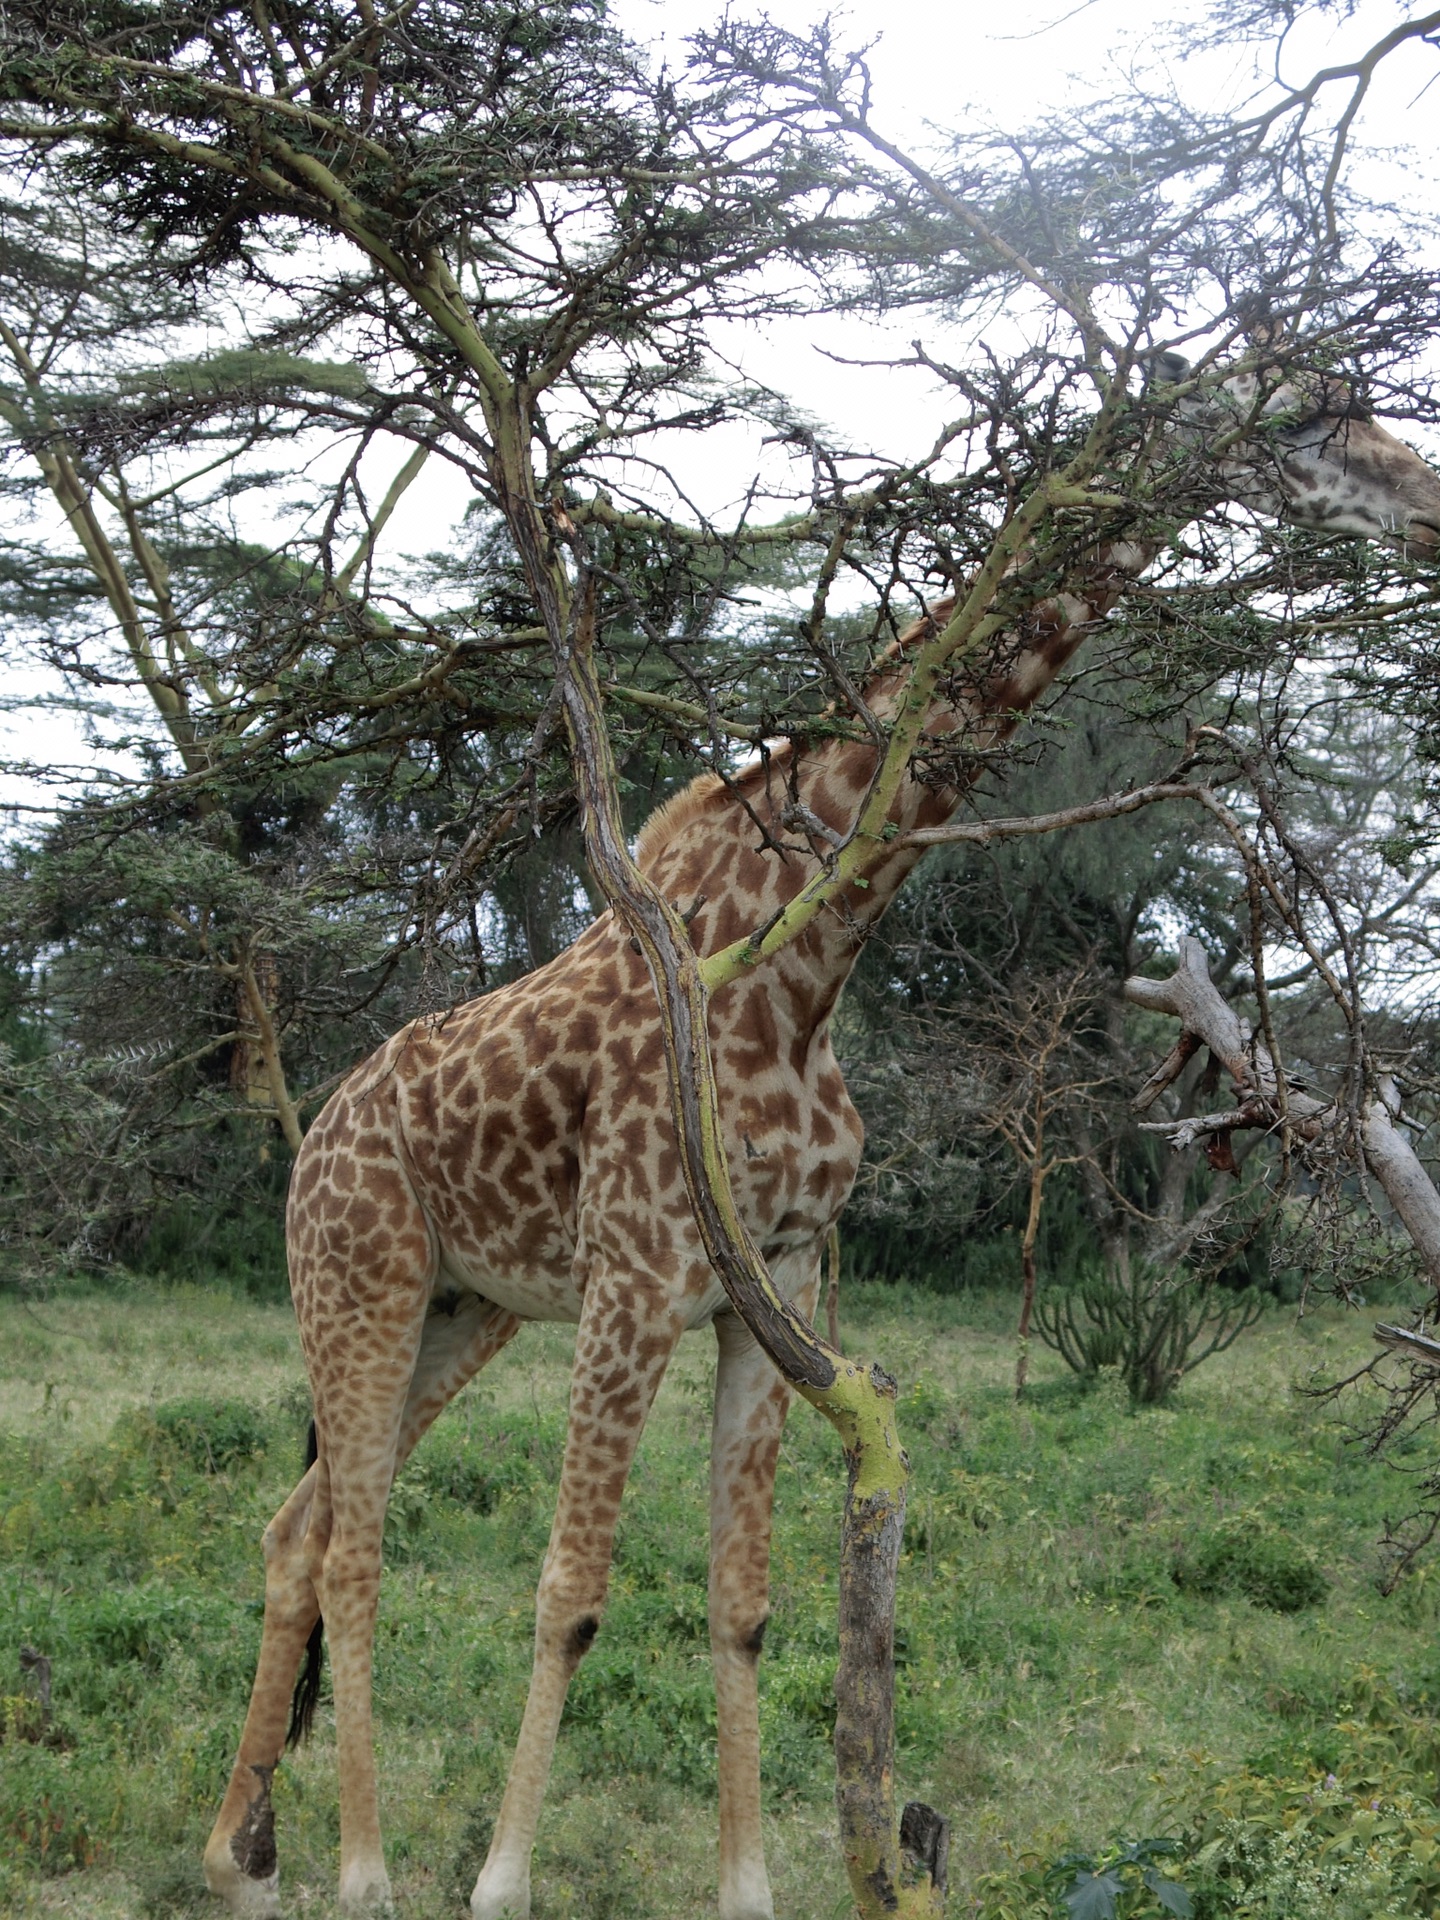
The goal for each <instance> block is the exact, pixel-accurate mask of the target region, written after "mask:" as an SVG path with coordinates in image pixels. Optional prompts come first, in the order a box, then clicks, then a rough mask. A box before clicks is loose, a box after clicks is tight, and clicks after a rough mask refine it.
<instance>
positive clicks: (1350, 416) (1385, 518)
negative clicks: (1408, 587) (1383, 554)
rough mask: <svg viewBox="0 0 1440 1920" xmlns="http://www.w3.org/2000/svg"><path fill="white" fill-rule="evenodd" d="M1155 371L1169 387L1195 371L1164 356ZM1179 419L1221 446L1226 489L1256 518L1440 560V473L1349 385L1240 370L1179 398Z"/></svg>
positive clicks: (1319, 377)
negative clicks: (1246, 428)
mask: <svg viewBox="0 0 1440 1920" xmlns="http://www.w3.org/2000/svg"><path fill="white" fill-rule="evenodd" d="M1157 367H1158V371H1159V372H1160V374H1161V376H1162V378H1164V379H1165V380H1167V381H1172V382H1179V381H1181V380H1184V379H1185V378H1186V376H1187V375H1188V374H1189V371H1190V368H1189V363H1188V362H1187V361H1186V360H1185V359H1184V357H1183V356H1182V355H1180V354H1178V353H1162V354H1160V355H1158V356H1157ZM1178 415H1179V419H1180V421H1181V423H1182V430H1184V431H1188V432H1189V433H1193V435H1194V438H1195V440H1196V442H1197V443H1198V444H1201V445H1206V446H1213V445H1215V444H1216V443H1217V442H1218V443H1219V446H1220V449H1221V451H1220V452H1219V454H1218V456H1217V465H1218V467H1219V471H1220V476H1221V478H1222V480H1223V483H1224V488H1225V491H1226V493H1227V494H1228V495H1229V496H1230V497H1231V498H1232V499H1235V500H1238V501H1240V502H1241V503H1242V504H1243V505H1245V506H1248V507H1251V508H1253V509H1254V510H1255V511H1256V512H1257V513H1263V514H1266V515H1273V516H1274V517H1275V518H1276V519H1279V520H1288V521H1289V522H1290V523H1291V524H1292V525H1294V526H1301V527H1312V528H1314V529H1315V530H1316V531H1317V532H1321V533H1348V534H1359V535H1361V536H1362V537H1364V538H1366V539H1370V540H1380V541H1384V542H1385V543H1386V544H1387V545H1390V546H1397V547H1399V548H1400V549H1401V551H1402V552H1404V553H1407V554H1409V555H1411V556H1412V557H1415V558H1422V557H1423V558H1434V557H1440V474H1437V473H1436V471H1435V469H1434V468H1433V467H1431V466H1430V465H1429V464H1428V462H1426V461H1425V460H1422V459H1421V457H1420V455H1419V454H1418V453H1416V452H1414V450H1413V449H1412V448H1410V447H1407V446H1406V445H1405V443H1404V441H1403V440H1397V439H1396V438H1395V436H1394V435H1393V434H1391V433H1387V432H1386V430H1385V428H1384V427H1382V426H1380V425H1379V424H1378V423H1377V422H1376V421H1375V420H1374V419H1373V418H1372V416H1371V415H1370V413H1369V412H1368V410H1367V409H1366V408H1365V407H1363V406H1361V405H1360V404H1358V403H1357V401H1356V399H1355V396H1354V393H1353V391H1352V389H1351V388H1350V386H1349V385H1348V384H1347V383H1346V382H1345V381H1344V380H1339V379H1335V378H1332V377H1330V376H1328V375H1323V374H1309V373H1305V372H1302V371H1300V370H1298V369H1296V370H1291V371H1287V372H1286V373H1285V374H1284V375H1283V376H1280V377H1277V376H1275V375H1273V374H1269V375H1267V374H1262V373H1254V372H1247V373H1242V374H1236V375H1234V376H1233V377H1231V378H1230V379H1228V380H1225V381H1223V382H1222V383H1221V384H1219V385H1218V386H1216V387H1215V388H1213V389H1211V390H1210V391H1208V392H1203V393H1196V394H1193V395H1191V396H1189V397H1187V398H1186V399H1184V400H1182V401H1181V403H1180V407H1179V409H1178ZM1250 422H1253V425H1252V426H1251V430H1250V431H1249V432H1248V433H1245V434H1244V435H1243V437H1241V438H1234V437H1233V436H1234V435H1235V430H1236V429H1237V428H1241V427H1243V426H1244V425H1245V424H1246V423H1250ZM1227 442H1228V444H1227Z"/></svg>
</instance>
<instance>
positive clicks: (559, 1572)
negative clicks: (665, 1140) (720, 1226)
mask: <svg viewBox="0 0 1440 1920" xmlns="http://www.w3.org/2000/svg"><path fill="white" fill-rule="evenodd" d="M681 1305H682V1306H683V1303H681ZM683 1325H684V1318H683V1311H682V1310H680V1307H677V1301H676V1300H675V1298H674V1297H672V1296H669V1295H667V1291H666V1289H664V1288H663V1286H662V1285H661V1284H660V1283H659V1282H657V1281H656V1280H655V1279H654V1278H653V1277H651V1276H650V1275H639V1274H625V1273H623V1272H622V1273H617V1272H615V1271H614V1269H613V1268H611V1269H610V1270H609V1271H607V1272H606V1273H605V1274H604V1275H595V1276H594V1277H592V1278H591V1280H590V1282H589V1284H588V1286H587V1287H586V1289H585V1307H584V1312H583V1315H582V1317H581V1321H580V1330H579V1333H578V1335H577V1337H576V1341H575V1369H574V1372H573V1374H572V1376H571V1381H570V1425H569V1432H568V1435H567V1437H566V1441H565V1464H564V1467H563V1468H562V1470H561V1475H560V1491H559V1497H558V1498H557V1500H556V1503H555V1520H554V1524H553V1526H552V1527H551V1530H550V1545H549V1548H548V1550H547V1552H546V1555H545V1565H544V1569H543V1571H542V1572H541V1575H540V1585H539V1588H538V1589H537V1591H536V1595H535V1664H534V1668H533V1670H532V1673H531V1679H530V1692H529V1696H528V1697H527V1699H526V1702H525V1714H524V1718H523V1719H522V1721H521V1723H520V1737H519V1739H518V1741H517V1742H516V1745H515V1758H514V1760H513V1761H512V1762H511V1765H510V1777H509V1779H508V1781H507V1782H506V1785H505V1797H504V1799H503V1801H502V1802H501V1805H500V1814H499V1818H498V1819H497V1820H496V1822H495V1835H494V1838H493V1840H492V1841H491V1843H490V1852H489V1855H488V1857H487V1859H486V1861H485V1865H484V1866H483V1867H482V1868H481V1870H480V1876H479V1878H478V1879H477V1880H476V1882H475V1890H474V1892H473V1893H472V1894H471V1896H470V1911H471V1914H472V1915H473V1917H474V1920H529V1914H530V1856H531V1853H532V1851H533V1849H534V1845H535V1831H536V1828H537V1826H538V1825H539V1820H540V1805H541V1802H542V1800H543V1799H544V1795H545V1786H546V1783H547V1781H548V1780H549V1777H550V1763H551V1761H552V1759H553V1758H554V1753H555V1738H556V1735H557V1733H558V1732H559V1729H560V1715H561V1712H562V1711H563V1709H564V1705H565V1695H566V1692H567V1690H568V1688H569V1685H570V1680H571V1676H572V1675H573V1674H574V1672H575V1669H576V1668H577V1667H578V1666H579V1664H580V1662H581V1660H582V1659H583V1658H584V1657H585V1654H586V1652H587V1651H588V1650H589V1648H590V1645H591V1643H592V1642H593V1640H594V1638H595V1635H596V1634H597V1633H598V1631H599V1629H600V1620H601V1616H602V1614H603V1612H604V1608H605V1595H606V1591H607V1588H608V1586H609V1580H610V1550H611V1546H612V1544H613V1542H614V1538H615V1522H616V1520H617V1519H618V1517H619V1513H620V1498H621V1495H622V1494H623V1492H624V1490H625V1481H626V1479H627V1477H628V1475H629V1472H630V1463H631V1461H632V1460H633V1459H634V1457H635V1448H636V1446H637V1445H638V1444H639V1440H640V1434H641V1430H642V1429H643V1427H644V1425H645V1419H646V1415H647V1414H648V1413H649V1411H650V1406H651V1403H652V1402H653V1400H654V1398H655V1390H656V1388H657V1387H658V1386H659V1384H660V1380H661V1377H662V1375H663V1374H664V1372H665V1367H666V1364H667V1363H668V1361H669V1359H670V1355H671V1354H672V1353H673V1352H674V1349H675V1342H676V1341H677V1340H678V1339H679V1337H680V1333H681V1330H682V1327H683Z"/></svg>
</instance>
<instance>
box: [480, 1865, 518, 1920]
mask: <svg viewBox="0 0 1440 1920" xmlns="http://www.w3.org/2000/svg"><path fill="white" fill-rule="evenodd" d="M470 1915H471V1920H530V1876H529V1874H528V1873H527V1874H525V1875H524V1876H523V1877H516V1876H514V1875H511V1874H498V1873H496V1874H492V1873H491V1872H490V1871H489V1868H488V1867H485V1868H482V1869H481V1872H480V1878H479V1879H478V1880H477V1881H476V1882H475V1891H474V1892H473V1893H472V1894H471V1896H470Z"/></svg>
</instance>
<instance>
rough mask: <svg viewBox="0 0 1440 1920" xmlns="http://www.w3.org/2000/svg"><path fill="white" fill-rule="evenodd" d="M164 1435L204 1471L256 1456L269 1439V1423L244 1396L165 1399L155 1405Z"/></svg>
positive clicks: (184, 1457) (218, 1471)
mask: <svg viewBox="0 0 1440 1920" xmlns="http://www.w3.org/2000/svg"><path fill="white" fill-rule="evenodd" d="M154 1420H155V1425H156V1427H157V1429H158V1430H159V1432H160V1433H161V1435H162V1436H163V1437H164V1439H165V1440H166V1441H168V1442H169V1444H170V1445H171V1446H172V1447H173V1448H174V1450H175V1451H176V1452H177V1453H178V1454H180V1455H181V1457H182V1458H183V1459H185V1460H187V1461H188V1462H189V1464H190V1465H191V1466H192V1467H195V1468H197V1469H198V1471H199V1472H201V1473H222V1472H224V1470H225V1468H226V1467H230V1466H233V1465H235V1463H236V1462H237V1461H240V1460H253V1459H255V1458H256V1457H257V1456H258V1455H260V1454H263V1453H264V1452H265V1449H266V1447H267V1446H268V1445H269V1441H270V1430H269V1424H268V1422H267V1421H266V1419H265V1416H264V1415H263V1414H262V1413H261V1411H260V1410H259V1408H258V1407H253V1406H251V1405H250V1404H249V1403H248V1402H247V1401H245V1400H202V1399H198V1398H196V1399H187V1400H166V1401H164V1402H162V1404H161V1405H160V1406H158V1407H156V1408H155V1409H154Z"/></svg>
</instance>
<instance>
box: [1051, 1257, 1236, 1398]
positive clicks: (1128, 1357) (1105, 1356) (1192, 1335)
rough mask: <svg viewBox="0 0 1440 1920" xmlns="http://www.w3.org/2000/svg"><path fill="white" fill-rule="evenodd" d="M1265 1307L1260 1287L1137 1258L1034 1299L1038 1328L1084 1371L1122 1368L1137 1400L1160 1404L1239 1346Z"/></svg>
mask: <svg viewBox="0 0 1440 1920" xmlns="http://www.w3.org/2000/svg"><path fill="white" fill-rule="evenodd" d="M1263 1308H1264V1299H1263V1297H1262V1295H1261V1294H1260V1293H1259V1292H1258V1290H1257V1289H1255V1288H1254V1287H1247V1288H1245V1289H1244V1290H1243V1291H1242V1292H1239V1293H1232V1292H1230V1291H1228V1290H1227V1289H1225V1288H1223V1287H1220V1286H1218V1285H1216V1284H1215V1283H1214V1282H1213V1281H1212V1282H1209V1283H1206V1282H1204V1281H1201V1280H1199V1279H1197V1278H1196V1277H1195V1276H1194V1275H1192V1274H1190V1273H1188V1272H1186V1271H1185V1270H1184V1269H1183V1268H1182V1269H1180V1270H1179V1271H1175V1272H1168V1271H1156V1270H1155V1269H1154V1268H1152V1267H1150V1266H1149V1265H1148V1264H1147V1263H1146V1262H1145V1261H1143V1260H1133V1261H1131V1262H1130V1263H1129V1267H1128V1271H1127V1272H1126V1273H1124V1274H1123V1275H1122V1274H1109V1273H1106V1274H1096V1275H1093V1276H1092V1277H1091V1278H1089V1279H1087V1280H1084V1281H1082V1282H1081V1283H1080V1284H1079V1285H1078V1286H1073V1287H1051V1288H1047V1289H1046V1291H1045V1292H1044V1293H1042V1294H1041V1295H1040V1297H1039V1299H1037V1301H1036V1302H1035V1331H1036V1332H1037V1333H1038V1334H1039V1336H1040V1338H1041V1339H1042V1340H1043V1341H1044V1342H1045V1344H1046V1346H1047V1347H1053V1348H1054V1349H1055V1351H1056V1352H1057V1353H1058V1354H1059V1355H1060V1357H1061V1359H1062V1360H1063V1361H1064V1362H1065V1364H1066V1366H1068V1367H1070V1368H1072V1369H1073V1370H1074V1371H1075V1372H1076V1373H1078V1374H1081V1375H1083V1376H1093V1375H1095V1374H1097V1373H1099V1372H1100V1371H1101V1370H1102V1369H1103V1368H1106V1367H1118V1368H1119V1369H1120V1375H1121V1378H1122V1379H1123V1380H1124V1382H1125V1385H1126V1387H1127V1388H1128V1389H1129V1393H1130V1397H1131V1399H1132V1400H1136V1401H1139V1402H1140V1403H1142V1404H1143V1405H1147V1406H1154V1405H1157V1404H1158V1403H1159V1402H1161V1401H1163V1400H1166V1399H1168V1398H1169V1396H1170V1394H1171V1393H1172V1392H1173V1391H1174V1390H1175V1388H1176V1387H1177V1386H1178V1385H1179V1384H1180V1381H1181V1380H1182V1379H1183V1378H1184V1376H1185V1375H1186V1374H1187V1373H1192V1372H1193V1371H1194V1370H1195V1368H1196V1367H1198V1366H1200V1365H1201V1364H1202V1362H1204V1361H1206V1360H1208V1359H1210V1358H1211V1356H1212V1355H1213V1354H1217V1353H1224V1351H1225V1350H1226V1348H1227V1347H1230V1346H1233V1345H1234V1343H1235V1342H1236V1340H1238V1339H1239V1337H1240V1335H1241V1334H1242V1333H1244V1332H1245V1330H1246V1328H1247V1327H1252V1326H1254V1324H1255V1322H1256V1321H1257V1320H1258V1319H1259V1318H1260V1314H1261V1312H1262V1310H1263Z"/></svg>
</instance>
